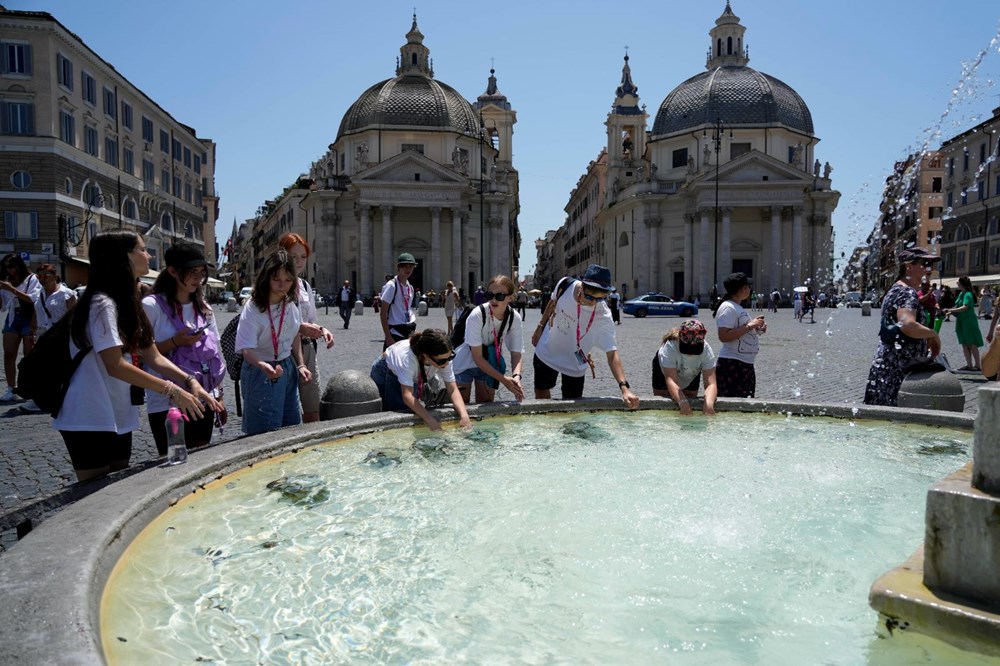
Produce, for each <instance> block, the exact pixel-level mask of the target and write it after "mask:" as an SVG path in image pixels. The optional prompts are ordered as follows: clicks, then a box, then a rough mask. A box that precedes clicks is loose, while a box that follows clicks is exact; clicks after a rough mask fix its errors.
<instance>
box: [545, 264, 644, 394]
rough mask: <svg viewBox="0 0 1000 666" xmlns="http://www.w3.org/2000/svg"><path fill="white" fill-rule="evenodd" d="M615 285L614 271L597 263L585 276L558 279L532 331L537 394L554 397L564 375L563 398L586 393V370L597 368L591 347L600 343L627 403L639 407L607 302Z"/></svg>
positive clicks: (597, 346)
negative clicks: (591, 358)
mask: <svg viewBox="0 0 1000 666" xmlns="http://www.w3.org/2000/svg"><path fill="white" fill-rule="evenodd" d="M613 288H614V287H612V280H611V271H610V270H608V269H607V268H605V267H604V266H598V265H597V264H591V265H590V266H589V267H588V268H587V271H586V272H585V273H584V274H583V277H582V278H581V279H580V280H575V279H573V278H570V277H564V278H563V279H561V280H560V281H559V282H558V283H557V284H556V289H555V293H554V294H553V298H552V300H550V301H549V303H548V305H547V306H546V307H545V310H544V312H543V313H542V318H541V321H539V322H538V326H537V327H536V328H535V332H534V334H533V335H532V337H531V342H532V344H533V345H535V356H534V359H533V363H532V365H533V368H534V371H535V398H538V399H548V398H551V397H552V387H553V386H555V385H556V380H558V379H559V376H560V375H562V383H561V388H562V397H563V399H564V400H574V399H576V398H580V397H582V396H583V385H584V380H585V379H586V372H587V370H588V368H590V369H592V368H593V366H592V361H591V360H590V355H589V352H590V350H591V349H593V348H595V347H596V348H597V349H599V350H601V351H602V352H604V353H605V354H606V355H607V358H608V367H609V368H610V369H611V375H612V377H614V379H615V381H617V382H618V387H619V389H620V390H621V392H622V400H623V401H624V402H625V405H626V406H627V407H628V408H629V409H636V408H638V407H639V397H638V396H637V395H636V394H635V393H633V392H632V389H631V386H630V385H629V383H628V381H627V380H626V379H625V370H624V369H623V368H622V361H621V357H620V356H619V355H618V346H617V343H616V340H615V324H614V322H613V321H612V319H611V310H610V309H609V308H608V306H607V304H606V303H605V300H606V299H607V297H608V294H610V293H611V290H612V289H613Z"/></svg>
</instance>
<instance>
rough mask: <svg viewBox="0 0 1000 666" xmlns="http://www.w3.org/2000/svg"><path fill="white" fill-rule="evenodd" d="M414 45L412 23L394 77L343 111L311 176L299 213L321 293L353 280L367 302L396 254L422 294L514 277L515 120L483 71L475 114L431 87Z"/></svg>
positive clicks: (421, 52) (416, 34) (454, 95)
mask: <svg viewBox="0 0 1000 666" xmlns="http://www.w3.org/2000/svg"><path fill="white" fill-rule="evenodd" d="M423 42H424V35H423V34H422V33H421V32H420V30H419V28H418V27H417V17H416V15H414V16H413V24H412V26H411V28H410V31H409V32H408V33H407V34H406V43H405V44H404V45H403V46H402V47H401V48H400V54H399V57H398V59H397V65H396V76H395V77H393V78H390V79H386V80H384V81H380V82H378V83H376V84H374V85H372V86H371V87H370V88H368V89H367V90H365V91H364V92H363V93H362V94H361V96H360V97H358V99H357V101H355V102H354V103H353V104H351V106H350V107H349V108H348V109H347V112H346V113H345V114H344V117H343V119H342V120H341V123H340V128H339V130H338V132H337V138H336V139H335V140H334V142H333V143H332V144H330V146H329V150H328V151H327V152H326V153H325V154H324V155H323V156H322V157H321V158H320V159H319V160H317V161H316V162H315V163H314V164H313V166H312V169H311V173H310V178H311V180H312V181H313V184H312V187H311V189H310V191H309V192H308V193H307V194H306V195H305V196H304V197H303V198H302V201H301V204H300V207H301V208H302V209H303V210H304V211H305V217H306V229H307V233H308V236H307V237H308V239H309V241H310V243H312V244H313V250H314V251H315V255H316V256H317V257H318V258H322V260H321V261H317V262H316V263H315V264H314V266H313V270H312V271H311V273H312V275H310V278H311V279H312V280H313V283H314V284H315V285H316V287H317V288H318V289H320V291H321V293H323V292H326V291H327V290H330V291H332V290H333V288H334V286H335V285H339V284H340V282H341V281H342V280H344V279H350V280H351V282H352V284H354V285H355V286H356V287H357V288H358V290H359V293H360V294H363V295H366V296H370V295H371V294H372V292H373V291H375V290H377V289H379V288H380V287H381V286H382V283H383V277H384V276H385V275H388V274H395V272H396V268H395V267H396V257H397V256H398V255H399V254H400V253H402V252H409V253H411V254H413V255H414V257H415V258H416V259H417V261H418V262H419V265H418V266H417V269H416V271H415V273H414V275H413V277H412V278H411V282H413V284H415V285H416V286H417V287H418V288H420V289H422V290H424V291H425V292H426V291H430V290H434V291H437V292H440V291H441V290H443V289H444V286H445V283H446V282H447V281H449V280H452V281H454V282H455V285H456V287H464V288H465V290H466V293H471V292H472V291H473V290H475V288H476V285H478V284H480V283H481V282H483V280H484V278H486V279H488V277H490V276H492V275H494V274H496V273H505V274H507V275H514V273H515V272H516V270H517V263H518V249H519V247H520V243H521V238H520V232H519V230H518V224H517V218H518V213H519V198H518V173H517V171H516V170H515V169H514V166H513V164H512V161H511V156H512V154H513V153H512V145H511V143H512V138H513V134H514V123H516V122H517V114H516V112H515V111H514V110H513V109H512V108H511V105H510V102H508V100H507V98H506V96H504V95H503V93H501V92H500V91H499V90H498V88H497V80H496V77H495V72H494V70H492V69H491V70H490V77H489V82H488V85H487V88H486V91H485V92H484V93H483V94H482V95H480V96H479V97H478V99H477V100H476V102H475V103H470V102H469V101H467V100H466V99H465V98H464V97H463V96H462V95H461V94H460V93H458V92H457V91H456V90H455V89H454V88H452V87H450V86H448V85H446V84H445V83H442V82H441V81H439V80H437V79H435V78H434V69H433V62H432V60H431V58H430V51H429V49H428V48H427V47H426V46H424V43H423Z"/></svg>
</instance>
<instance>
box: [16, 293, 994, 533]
mask: <svg viewBox="0 0 1000 666" xmlns="http://www.w3.org/2000/svg"><path fill="white" fill-rule="evenodd" d="M216 313H217V316H218V317H219V328H220V330H221V329H222V328H224V327H225V325H226V323H227V322H228V321H229V320H230V319H231V318H232V317H233V316H235V315H234V314H231V313H227V312H224V311H222V310H221V309H219V308H218V307H217V309H216ZM766 314H767V321H768V332H767V334H766V335H765V336H764V337H763V338H762V340H761V352H760V354H759V356H758V357H757V363H756V367H757V397H758V398H771V399H780V400H789V401H795V400H802V401H804V402H830V403H840V404H860V403H861V400H862V397H863V394H864V385H865V381H866V379H867V375H868V368H869V365H870V362H871V355H872V352H873V351H874V348H875V340H876V334H877V330H878V322H879V319H878V314H879V313H878V311H877V310H875V311H874V312H873V313H872V316H871V317H863V316H862V315H861V310H860V309H851V310H847V309H830V310H822V309H821V310H818V311H817V314H816V321H815V323H799V322H797V321H795V320H794V319H793V318H792V314H791V310H781V311H779V312H778V313H766ZM538 318H539V311H538V310H529V311H528V314H527V323H526V333H527V334H528V335H530V331H531V330H532V329H533V328H534V326H535V325H536V324H537V322H538ZM701 318H702V320H703V321H704V322H705V323H706V325H707V326H708V327H709V338H708V340H709V342H710V343H711V344H712V345H713V348H715V349H716V350H717V349H718V339H717V337H716V336H715V333H714V325H713V322H712V318H711V314H710V313H709V312H708V311H707V310H703V311H702V313H701ZM680 321H681V320H680V319H678V318H675V317H651V318H647V319H635V318H633V317H630V316H627V315H623V316H622V324H621V326H619V327H618V328H617V331H618V344H619V348H620V351H621V355H622V359H623V363H624V366H625V372H626V376H627V377H628V379H629V381H630V383H631V384H632V387H633V390H634V391H635V392H636V393H637V394H638V395H639V396H640V398H642V397H648V396H651V395H652V389H651V387H650V373H651V362H652V357H653V354H654V353H655V350H656V349H657V348H658V346H659V343H660V338H661V336H662V335H663V333H664V332H665V331H666V330H667V329H668V328H670V327H672V326H676V325H677V324H679V322H680ZM320 323H321V324H322V325H324V326H326V327H327V328H329V329H330V330H332V331H334V333H335V335H336V345H335V346H334V348H333V349H331V350H321V351H320V353H319V367H320V372H321V375H322V379H321V381H323V382H324V383H325V381H326V380H327V379H329V378H330V377H331V376H332V374H333V373H334V372H337V371H340V370H345V369H355V370H361V371H365V372H367V371H368V368H369V366H370V364H371V362H372V360H373V359H374V358H375V357H376V356H377V355H378V354H379V353H380V352H381V345H382V335H381V328H380V326H379V324H378V317H377V316H374V315H373V313H372V310H371V308H367V309H366V310H365V313H364V315H363V316H360V317H359V316H354V317H352V319H351V326H350V329H348V330H343V326H342V322H341V320H340V318H339V317H338V316H337V314H336V310H335V309H334V308H330V310H329V312H327V311H326V310H325V309H324V308H320ZM980 323H981V326H982V328H983V330H984V332H985V330H986V325H987V323H988V322H987V321H985V320H982V321H981V322H980ZM418 326H419V327H420V328H431V327H440V328H447V326H446V320H445V317H444V311H443V310H441V309H432V310H431V311H430V313H429V315H428V316H426V317H420V318H419V321H418ZM526 337H527V336H526ZM942 339H943V343H944V351H945V352H946V353H947V355H948V357H949V360H950V361H951V363H952V365H953V366H954V367H956V368H957V367H960V366H962V365H964V364H965V362H964V358H963V357H962V353H961V348H960V347H959V345H958V342H957V340H956V338H955V333H954V324H953V323H946V324H945V326H944V329H943V330H942ZM527 347H528V348H527V349H526V350H525V359H524V373H523V374H524V385H525V387H526V389H527V393H528V397H531V396H532V392H531V389H532V386H533V383H532V379H533V378H532V375H533V373H532V369H531V358H532V349H531V345H530V342H529V343H527ZM596 372H597V377H596V379H592V378H590V377H588V378H587V383H586V388H585V394H586V395H588V396H611V395H614V396H617V395H619V391H618V387H617V384H616V383H615V381H614V379H613V378H612V377H611V373H610V371H609V369H608V366H607V363H606V362H605V361H604V360H603V359H597V364H596ZM958 378H959V381H961V383H962V386H963V388H964V390H965V394H966V408H965V411H966V412H968V413H975V411H976V392H977V389H978V387H979V386H981V385H982V384H983V383H984V380H983V378H982V376H981V375H972V374H968V375H961V374H960V375H958ZM226 383H227V387H226V398H227V404H228V406H229V408H230V410H231V412H232V413H231V414H230V419H229V424H228V425H227V426H226V428H225V434H224V436H222V437H218V441H224V440H228V439H234V438H236V437H239V436H240V431H239V427H240V424H239V419H238V418H236V415H235V403H234V401H233V397H232V396H233V386H232V382H230V381H229V380H228V378H227V380H226ZM6 388H7V387H6V383H5V382H4V381H3V380H2V378H0V392H2V391H5V390H6ZM558 395H559V393H558V387H557V388H556V389H555V390H554V391H553V397H558ZM510 397H511V396H510V394H509V393H507V392H506V391H503V390H502V389H501V393H500V395H499V396H498V399H500V400H503V399H505V398H506V399H510ZM16 405H17V403H14V404H9V403H7V404H2V405H0V433H2V437H0V442H2V443H0V452H2V456H0V515H3V514H6V513H8V512H11V511H14V510H16V509H18V508H19V507H23V506H25V505H26V504H29V503H31V502H33V501H36V500H38V499H39V498H42V497H45V496H48V495H51V494H52V493H54V492H56V491H59V490H60V489H61V488H64V487H65V486H66V485H67V484H69V483H71V482H72V480H73V478H74V477H73V471H72V467H71V466H70V462H69V458H68V456H67V454H66V450H65V447H64V446H63V442H62V438H61V437H60V436H59V434H58V433H57V432H56V431H55V430H53V429H52V427H51V420H50V418H49V417H48V416H45V415H37V414H31V415H29V414H23V413H21V412H20V411H19V410H18V409H17V406H16ZM140 423H141V424H142V427H141V428H140V430H139V431H137V432H136V433H135V435H134V438H133V453H132V462H133V463H143V462H150V461H153V460H155V459H156V447H155V446H154V444H153V440H152V437H151V435H150V433H149V428H148V424H147V423H146V419H145V415H143V416H142V418H141V419H140ZM10 539H11V537H10V535H9V534H5V535H4V536H3V539H2V541H3V542H5V543H8V542H9V541H10Z"/></svg>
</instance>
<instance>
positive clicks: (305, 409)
mask: <svg viewBox="0 0 1000 666" xmlns="http://www.w3.org/2000/svg"><path fill="white" fill-rule="evenodd" d="M278 247H280V248H281V249H282V250H284V251H285V252H287V253H288V256H289V257H291V259H292V262H293V263H294V264H295V274H296V276H299V275H302V274H303V273H304V272H305V269H306V262H307V261H308V259H309V255H311V254H312V249H311V248H310V247H309V244H308V243H307V242H306V239H305V238H303V237H302V236H300V235H298V234H294V233H287V234H284V235H283V236H282V237H281V238H279V239H278ZM297 280H298V287H299V297H298V306H299V314H301V315H302V323H301V324H300V325H299V334H300V335H301V336H302V359H303V360H302V362H303V363H305V364H306V367H307V368H308V369H309V374H310V375H312V380H311V381H308V382H300V383H299V400H300V401H301V402H302V422H303V423H315V422H316V421H319V398H320V395H319V392H320V377H319V370H318V369H317V367H316V352H317V347H318V344H317V342H318V341H319V340H321V339H322V340H323V341H324V342H325V343H326V348H327V349H330V348H331V347H333V333H331V332H330V331H328V330H327V329H325V328H323V327H322V326H320V325H319V324H318V323H317V320H318V319H319V313H318V312H317V311H316V303H315V296H314V292H313V290H312V287H311V286H310V285H309V281H308V280H303V279H302V278H301V277H298V278H297Z"/></svg>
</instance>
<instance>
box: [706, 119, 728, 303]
mask: <svg viewBox="0 0 1000 666" xmlns="http://www.w3.org/2000/svg"><path fill="white" fill-rule="evenodd" d="M725 131H726V126H725V124H724V123H723V122H722V120H721V119H720V118H719V117H718V116H716V118H715V122H714V123H712V144H713V145H714V147H715V253H714V259H713V260H712V287H713V288H714V289H715V293H716V294H718V292H719V161H720V160H719V155H720V154H721V152H722V135H723V133H724V132H725ZM703 136H704V134H703ZM729 138H730V139H731V138H733V131H732V129H730V130H729Z"/></svg>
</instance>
